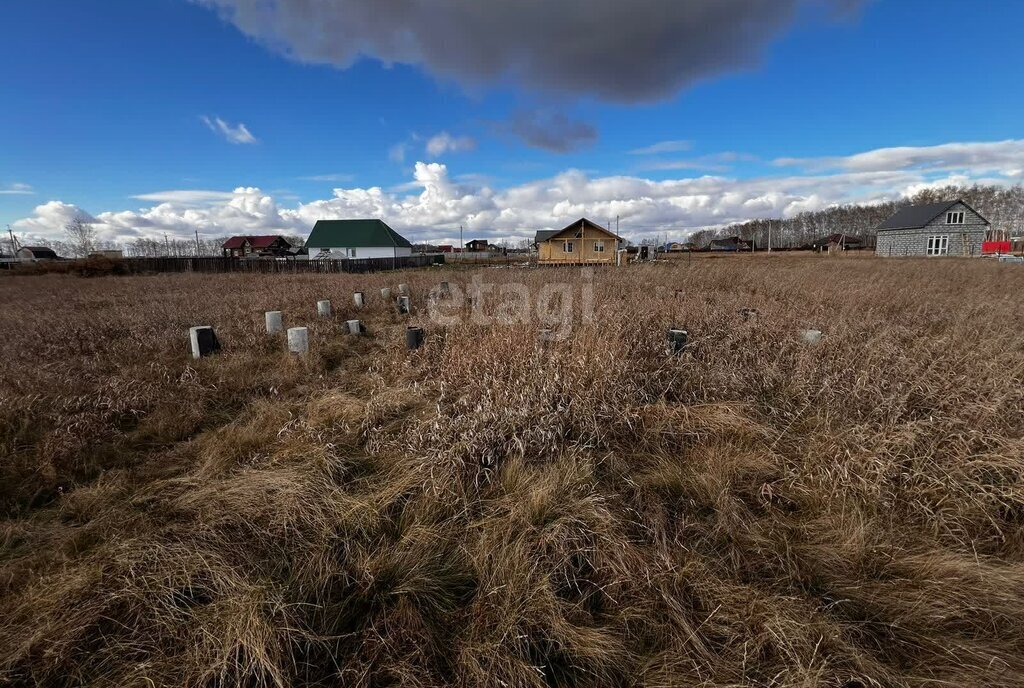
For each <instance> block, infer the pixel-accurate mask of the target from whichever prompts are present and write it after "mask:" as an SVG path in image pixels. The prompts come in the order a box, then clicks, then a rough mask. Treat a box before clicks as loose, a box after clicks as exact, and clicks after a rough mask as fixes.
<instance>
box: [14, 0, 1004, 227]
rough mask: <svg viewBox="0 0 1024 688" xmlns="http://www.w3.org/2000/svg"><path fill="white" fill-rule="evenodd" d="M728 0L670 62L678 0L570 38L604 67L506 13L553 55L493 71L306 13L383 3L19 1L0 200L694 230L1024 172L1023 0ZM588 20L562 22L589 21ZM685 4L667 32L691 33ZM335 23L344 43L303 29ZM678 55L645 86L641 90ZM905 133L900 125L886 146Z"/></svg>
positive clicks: (128, 221) (57, 213)
mask: <svg viewBox="0 0 1024 688" xmlns="http://www.w3.org/2000/svg"><path fill="white" fill-rule="evenodd" d="M447 1H448V0H442V4H443V2H447ZM451 1H452V2H453V3H457V2H459V0H451ZM668 1H669V0H666V2H668ZM730 1H731V2H734V4H736V5H737V8H738V9H737V10H736V11H737V12H742V11H745V9H744V8H746V7H748V6H750V7H751V8H752V9H751V10H750V13H751V14H750V17H748V18H747V19H746V20H745V19H744V17H743V16H739V17H737V18H736V22H742V21H747V24H748V25H749V26H747V27H746V28H747V29H748V30H749V32H748V33H745V34H744V35H743V36H742V37H740V38H739V39H737V38H736V37H735V36H732V35H730V34H729V31H731V30H733V29H734V27H723V26H719V27H718V28H715V26H718V25H711V24H709V26H710V28H709V29H708V33H709V35H710V36H711V37H712V38H714V39H715V40H713V41H711V42H710V44H708V45H702V46H700V51H699V52H696V53H695V54H680V55H675V56H674V57H673V58H672V59H674V60H676V62H674V63H672V64H670V65H663V64H661V63H662V62H663V60H662V58H661V56H660V55H661V53H659V51H658V50H652V51H643V50H641V48H642V43H641V41H643V40H645V39H647V37H648V36H649V34H648V33H644V31H646V30H647V29H648V28H649V27H646V26H644V24H643V22H644V21H647V22H648V23H650V24H652V25H657V24H658V23H659V22H662V21H663V20H662V19H661V18H659V16H658V14H657V12H656V10H657V8H658V5H659V2H660V0H647V2H648V10H649V13H650V14H651V15H652V16H651V17H650V18H648V19H646V20H645V19H644V18H643V17H640V18H639V19H638V20H637V26H636V27H625V28H624V29H623V30H624V31H625V32H626V33H629V31H635V32H636V35H637V38H636V39H635V41H634V42H632V43H631V42H630V40H631V39H630V37H629V36H626V37H625V38H621V40H622V43H621V44H619V45H609V46H608V48H607V49H606V50H599V51H598V52H599V53H603V54H595V55H594V56H593V57H592V58H591V56H589V55H586V54H582V55H581V54H580V51H581V50H583V51H586V50H588V49H591V48H589V47H587V46H586V40H585V37H584V38H583V39H581V42H580V44H581V45H583V46H584V47H583V48H581V49H577V48H573V53H572V54H571V56H570V57H571V58H572V59H575V58H576V57H579V58H580V60H581V62H582V63H583V64H586V60H587V59H593V60H595V62H596V61H598V60H606V61H609V62H604V63H601V64H600V65H599V66H598V67H595V70H600V71H597V72H596V73H595V74H593V75H591V74H588V73H586V72H585V70H584V71H580V70H576V71H570V70H569V69H568V68H565V69H564V70H563V71H565V72H566V73H565V74H561V73H559V70H562V69H563V66H564V65H563V64H562V63H551V64H545V63H544V60H551V59H552V56H551V55H549V54H547V53H546V52H545V51H544V46H543V45H542V46H540V47H538V45H537V41H534V40H533V37H531V36H530V35H529V32H528V31H527V32H526V33H525V34H524V35H519V34H516V29H515V28H514V27H512V28H510V35H509V42H510V43H513V44H515V43H516V41H519V42H520V45H518V46H517V47H516V50H517V52H514V53H510V54H509V55H503V56H499V57H498V59H499V60H500V59H508V60H519V59H521V60H522V61H523V63H524V64H525V63H527V62H529V63H530V64H531V65H532V66H531V67H530V69H533V70H534V71H532V72H529V69H526V70H525V72H529V73H525V72H524V70H520V71H516V70H509V71H508V73H503V72H502V71H501V65H500V64H499V68H498V73H487V74H484V75H483V76H481V74H480V73H478V72H477V71H474V67H473V65H469V64H466V63H469V62H472V61H474V60H479V55H480V54H484V55H487V54H488V53H486V52H484V53H479V54H468V53H467V55H466V56H465V57H462V56H460V55H459V54H455V55H454V56H453V55H450V54H447V53H443V51H441V52H438V51H439V50H440V48H438V49H434V53H430V50H431V48H430V47H429V46H428V47H426V48H422V49H419V48H418V50H420V53H416V51H415V50H412V49H410V48H407V47H403V46H399V47H397V48H396V47H394V46H389V45H388V40H387V35H384V36H383V37H382V38H380V40H379V41H377V43H376V44H375V43H374V42H373V41H372V40H367V41H365V42H364V43H362V44H361V45H360V46H359V50H361V51H362V52H363V53H368V54H369V56H364V57H361V58H358V59H355V61H354V63H353V64H349V62H350V61H351V60H352V58H351V55H348V54H347V53H345V54H342V55H338V54H335V51H334V46H333V45H332V44H334V43H335V38H336V40H337V42H338V43H341V44H343V43H344V42H345V41H355V40H357V38H355V37H354V36H352V35H350V36H345V35H343V34H341V35H337V34H333V33H331V35H327V36H326V37H325V36H323V35H313V36H310V37H307V36H306V35H305V34H304V32H306V31H313V30H315V28H313V27H312V25H313V24H318V23H320V20H329V21H336V22H339V24H338V26H343V27H348V26H350V25H352V24H354V23H356V22H357V21H368V20H366V19H365V17H364V18H362V19H361V20H356V19H352V17H351V16H350V15H348V14H345V13H346V12H347V11H348V10H346V6H348V5H359V4H360V3H361V2H362V0H359V1H358V2H357V0H342V1H341V2H337V3H333V4H332V3H331V2H327V1H326V0H320V1H319V2H315V3H312V4H313V5H319V6H321V10H319V11H321V12H324V13H327V14H325V16H323V17H314V19H315V20H317V21H314V22H306V21H298V22H295V21H293V22H292V26H291V28H289V29H288V30H287V31H283V30H282V31H278V28H279V27H278V26H277V25H276V24H275V22H278V20H279V19H280V20H281V22H284V21H287V20H289V18H290V19H292V20H294V19H295V17H291V16H290V15H288V14H287V11H290V10H287V8H286V7H285V6H287V5H288V0H275V2H276V3H278V4H279V5H281V8H280V15H275V17H274V18H272V20H271V21H270V22H269V23H267V22H264V21H263V19H265V18H257V19H253V20H251V21H250V20H249V19H247V18H246V17H244V16H241V14H240V12H239V10H238V6H241V5H242V4H243V3H238V2H234V1H233V0H208V1H207V2H204V3H196V2H189V1H187V0H145V1H144V2H139V1H138V0H103V1H102V2H100V1H99V0H5V1H4V2H3V4H2V5H0V35H2V37H3V42H2V50H3V53H4V60H3V62H4V67H3V69H2V70H0V102H2V103H3V107H0V225H4V224H7V223H10V224H12V225H14V226H15V228H16V231H18V232H20V233H21V234H24V235H26V236H38V237H42V238H60V234H61V231H62V226H63V222H65V221H66V220H67V219H68V218H69V217H71V216H74V215H76V214H79V215H81V216H82V217H85V218H87V219H89V220H90V221H95V222H96V224H97V226H98V227H99V228H100V229H101V230H102V232H103V235H104V237H105V238H108V239H111V240H120V241H125V240H130V239H131V238H134V237H138V236H149V235H157V234H162V233H163V232H165V231H166V232H170V233H172V234H173V235H181V236H188V235H191V233H192V231H193V230H195V229H198V230H199V231H200V232H201V233H202V234H204V235H210V236H222V235H226V234H232V233H236V232H243V231H250V232H256V231H267V232H271V231H287V232H288V233H303V228H304V227H307V226H309V225H310V224H311V223H312V222H313V221H315V219H316V218H318V217H325V216H331V217H344V216H353V215H363V214H371V213H372V214H375V215H381V216H384V217H385V219H387V220H388V221H389V222H392V223H393V224H395V225H396V227H399V228H401V229H403V230H404V231H406V232H407V233H408V234H409V235H410V238H412V239H413V240H417V239H423V240H426V239H431V240H442V239H446V238H451V237H453V236H457V233H456V232H455V229H456V228H457V226H458V224H466V225H467V226H469V227H471V228H472V229H473V230H474V231H478V233H480V234H481V235H487V236H492V237H513V236H528V235H532V233H533V231H534V230H536V229H540V228H543V227H553V226H560V225H559V223H563V220H565V221H571V219H573V217H572V216H573V215H574V214H577V213H579V212H585V213H587V214H589V215H593V216H595V219H598V220H605V219H607V218H609V217H612V216H614V215H621V216H622V217H623V231H624V232H626V231H632V232H634V233H636V234H638V235H639V234H643V233H645V232H664V233H669V234H678V233H682V232H685V231H686V230H687V229H692V228H696V227H700V226H707V225H711V224H716V223H721V222H727V221H733V220H737V219H744V218H745V217H750V216H757V215H775V216H778V215H781V214H792V213H794V212H799V210H801V209H813V208H815V207H822V206H824V205H827V204H829V203H835V202H846V201H850V200H872V199H878V198H889V197H895V196H899V195H900V194H902V193H906V192H907V191H908V190H912V189H913V188H917V187H918V186H919V185H921V184H928V183H936V182H942V181H945V180H953V181H964V180H994V181H997V182H999V183H1015V182H1018V181H1020V179H1021V177H1020V175H1021V169H1022V168H1024V146H1022V143H1021V139H1024V132H1022V131H1021V128H1022V127H1021V123H1022V121H1024V120H1022V117H1021V113H1022V112H1024V88H1022V86H1024V84H1022V78H1021V76H1020V75H1021V73H1022V67H1024V53H1022V51H1021V50H1020V48H1019V31H1020V28H1021V27H1022V26H1024V3H1020V2H1013V1H1010V0H1005V1H1001V0H993V1H991V2H985V3H976V2H953V1H952V0H945V1H942V0H940V1H934V0H933V1H928V2H926V1H924V0H899V1H897V0H876V1H874V2H863V3H858V2H853V3H851V2H849V0H847V2H846V3H844V4H845V5H851V4H852V5H854V6H855V7H854V9H853V10H852V11H838V10H837V9H836V8H835V7H832V6H826V5H829V3H828V2H826V1H825V0H808V1H806V2H801V0H786V1H787V2H789V3H790V4H791V5H792V7H791V10H792V12H791V13H790V14H788V15H787V16H786V17H785V18H782V19H780V18H778V17H770V16H769V17H767V18H766V16H765V14H764V11H763V7H761V8H758V7H755V6H757V5H758V4H759V0H749V1H747V0H730ZM501 2H505V0H501ZM600 2H604V0H600ZM609 2H611V0H609ZM701 2H707V0H701ZM671 3H672V4H676V3H675V0H671ZM272 4H273V3H272ZM498 4H501V3H500V2H499V3H498ZM551 4H552V5H558V3H557V2H556V3H551ZM574 4H575V0H566V7H567V8H569V9H567V12H568V11H569V10H571V6H574ZM679 4H680V5H685V4H686V3H679ZM696 4H700V2H698V3H696ZM760 4H761V5H763V4H764V0H760ZM782 4H785V3H782ZM210 5H215V6H216V7H211V6H210ZM641 5H643V3H640V4H639V5H637V6H636V7H637V8H638V9H637V12H638V13H641V14H642V13H643V12H644V11H645V10H644V9H643V8H642V7H641ZM583 6H586V5H585V4H584V5H583ZM217 10H220V11H219V12H218V11H217ZM296 11H297V10H296ZM611 11H612V12H614V11H613V10H611ZM783 14H784V13H783ZM613 16H614V14H613ZM542 18H543V17H542ZM300 19H303V20H305V19H308V17H300ZM429 19H430V18H429V17H427V18H426V19H422V20H417V21H418V22H419V23H417V24H414V25H412V26H411V28H410V27H404V28H405V29H406V30H407V31H411V32H412V33H416V32H417V31H420V30H422V31H423V32H424V36H426V37H425V38H423V39H422V40H421V42H429V40H431V39H430V35H429V34H428V32H436V31H438V30H440V31H446V30H450V31H451V32H452V35H451V36H449V37H447V38H446V40H448V41H459V40H466V41H472V40H475V39H473V38H472V37H471V33H472V32H471V31H469V30H468V27H467V28H466V29H462V30H463V31H464V33H462V34H460V33H459V31H460V27H459V26H457V25H455V26H453V25H451V24H450V23H448V24H445V26H444V27H442V28H441V29H438V28H437V27H435V26H431V25H429V23H430V22H429ZM574 19H575V18H574V17H573V16H572V15H571V14H570V15H569V16H568V17H563V18H560V19H553V20H552V24H556V25H559V26H565V27H569V29H573V28H574V26H575V24H574V23H573V22H574ZM528 20H533V19H532V18H528ZM506 21H507V20H506ZM701 21H705V20H704V19H701ZM706 21H708V22H712V21H716V20H714V19H713V18H712V19H707V20H706ZM261 22H263V23H261ZM558 22H565V23H563V24H558ZM588 22H589V19H588V17H585V16H582V13H581V16H580V17H578V25H579V27H580V31H581V32H584V33H586V32H593V31H594V30H595V29H594V27H593V25H592V24H591V23H588ZM678 22H679V27H680V28H679V35H678V36H673V35H671V34H670V35H668V36H666V40H667V41H668V43H666V45H674V44H678V43H682V42H686V41H693V40H697V39H696V38H695V37H694V35H693V31H694V29H693V26H691V25H690V24H689V23H688V22H687V18H686V17H679V18H678ZM663 23H664V22H663ZM667 23H668V24H671V20H669V21H668V22H667ZM324 25H327V24H324ZM330 26H332V27H333V26H334V25H333V24H331V25H330ZM762 26H763V30H761V27H762ZM698 29H700V26H698ZM368 30H377V29H374V28H371V29H368ZM387 30H388V29H380V31H381V32H382V33H383V32H385V31H387ZM600 30H601V29H600V27H598V29H597V31H598V33H597V35H595V36H594V37H593V41H595V42H598V43H600V42H601V41H602V36H601V34H600ZM715 31H720V32H722V33H721V34H715ZM323 33H330V32H323ZM620 33H622V31H618V32H615V36H614V37H613V39H611V40H620V37H619V36H618V34H620ZM750 36H754V37H755V41H754V42H759V44H758V45H757V46H756V47H755V48H753V50H751V49H750V48H749V45H747V44H748V43H750V40H749V37H750ZM325 39H326V40H325ZM358 40H360V41H363V38H362V34H359V37H358ZM478 40H480V41H481V46H482V47H484V48H486V43H487V41H496V40H498V38H497V37H489V38H486V39H484V38H481V39H478ZM709 40H710V39H709ZM317 41H325V45H327V47H326V48H324V49H322V50H320V49H312V48H310V47H309V46H310V45H312V44H314V43H316V42H317ZM593 49H594V50H598V49H597V48H593ZM467 50H469V49H468V48H467ZM608 52H614V53H615V54H614V55H612V56H611V57H608V55H607V53H608ZM732 53H736V54H741V55H740V56H739V57H734V56H733V55H732ZM409 55H412V57H409ZM554 57H555V58H557V59H563V58H562V57H560V56H559V55H555V56H554ZM379 58H382V59H384V60H390V61H391V63H390V64H386V63H385V62H383V61H382V60H381V59H379ZM644 60H647V61H653V62H656V63H658V64H653V65H651V66H650V67H649V68H648V66H647V65H645V64H643V61H644ZM616 61H618V62H616ZM534 63H536V64H534ZM705 63H706V64H705ZM453 65H454V66H453ZM620 68H621V69H620ZM619 69H620V71H621V75H619V74H618V73H617V72H616V70H619ZM659 69H661V70H662V71H664V74H661V75H660V76H658V77H652V84H651V85H650V88H649V92H643V93H639V94H637V93H627V92H628V91H630V89H631V81H630V80H636V75H638V74H639V75H641V76H642V75H646V74H648V73H656V72H658V71H659ZM634 70H635V71H634ZM684 72H685V73H687V74H690V72H692V75H691V76H689V77H687V78H686V79H683V80H682V83H678V82H677V79H676V77H675V75H676V74H680V73H684ZM549 74H556V76H555V77H552V78H556V79H561V81H559V82H558V83H557V84H555V85H554V86H553V85H552V84H551V83H549V82H548V76H547V75H549ZM608 74H616V76H615V77H614V78H612V77H608V78H607V79H606V78H605V77H606V76H607V75H608ZM623 94H626V95H623ZM218 118H219V120H220V121H221V122H222V123H223V126H220V125H218ZM527 123H532V124H533V127H532V129H533V130H535V131H532V133H531V131H524V130H525V129H527V128H528V127H526V124H527ZM243 127H244V129H243ZM439 135H447V138H446V139H445V138H436V137H438V136H439ZM231 137H234V138H235V139H236V141H235V142H232V141H231V140H230V139H231ZM545 137H546V138H547V139H549V140H547V141H546V143H545V145H546V147H545V145H540V143H539V142H538V139H544V138H545ZM431 139H434V140H433V144H434V145H433V146H432V147H431V146H429V145H428V144H430V143H431ZM445 141H448V142H449V144H450V145H444V143H445ZM659 144H660V145H659ZM971 145H974V147H971ZM652 147H653V150H652ZM893 147H903V148H904V150H903V151H902V152H899V153H888V154H887V153H884V152H882V153H875V154H874V157H871V156H870V155H868V154H871V152H873V151H878V150H879V149H888V148H893ZM430 148H433V152H430V150H429V149H430ZM553 148H561V149H562V150H554V149H553ZM644 149H648V151H647V152H644ZM658 151H660V152H658ZM858 154H865V155H868V157H865V158H860V159H853V158H850V156H855V155H858ZM783 158H792V159H797V160H794V161H792V162H791V164H782V163H780V159H783ZM858 160H859V162H858ZM334 189H342V190H343V191H344V193H341V194H339V193H337V192H335V191H334ZM236 190H237V191H236Z"/></svg>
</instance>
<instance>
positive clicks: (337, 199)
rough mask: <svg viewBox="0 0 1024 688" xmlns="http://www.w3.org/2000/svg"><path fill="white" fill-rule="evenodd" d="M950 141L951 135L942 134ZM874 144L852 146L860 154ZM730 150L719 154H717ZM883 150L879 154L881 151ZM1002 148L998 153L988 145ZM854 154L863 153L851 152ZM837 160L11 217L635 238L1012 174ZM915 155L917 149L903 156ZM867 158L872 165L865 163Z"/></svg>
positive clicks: (230, 229) (423, 235) (473, 181)
mask: <svg viewBox="0 0 1024 688" xmlns="http://www.w3.org/2000/svg"><path fill="white" fill-rule="evenodd" d="M950 145H960V144H950ZM873 153H874V151H868V152H866V153H864V154H862V155H863V156H865V157H871V155H872V154H873ZM733 156H734V154H729V153H726V154H720V156H719V158H720V159H722V160H728V159H731V158H732V157H733ZM882 157H885V155H882ZM996 157H1000V158H1001V157H1002V156H996ZM862 159H863V158H862ZM891 159H892V160H893V161H894V162H893V169H867V170H858V169H839V170H836V171H828V172H803V173H799V174H791V175H776V176H763V177H755V178H738V177H734V176H729V175H725V174H707V175H702V176H689V177H680V178H675V179H663V180H655V179H649V178H645V177H642V176H633V175H614V176H594V175H591V174H588V173H586V172H583V171H580V170H575V169H569V170H566V171H564V172H562V173H560V174H557V175H555V176H553V177H546V178H543V179H535V180H531V181H527V182H525V183H520V184H515V185H510V186H505V187H500V186H495V185H493V184H492V182H491V181H490V180H489V179H488V178H487V177H482V176H479V175H461V176H453V175H452V173H451V172H450V170H449V168H448V166H446V165H443V164H440V163H436V162H417V163H416V164H415V166H414V170H413V176H412V178H411V179H410V181H409V182H408V183H406V184H401V185H399V186H397V187H392V188H388V189H385V188H382V187H379V186H370V187H350V188H335V189H334V190H333V192H332V195H331V197H329V198H324V199H320V200H315V201H312V202H309V203H297V204H288V205H282V204H281V203H280V202H279V200H278V198H275V196H274V195H273V194H271V193H268V192H265V191H263V190H261V189H258V188H254V187H239V188H237V189H234V190H233V191H231V192H221V191H162V192H156V193H152V194H141V195H140V196H138V197H137V198H139V199H140V200H151V202H152V203H153V205H152V206H150V207H147V208H142V209H139V210H121V211H107V212H100V213H98V214H96V215H91V214H89V213H88V212H86V211H85V209H83V208H79V207H77V206H74V205H71V204H67V203H62V202H60V201H50V202H49V203H45V204H43V205H40V206H39V207H37V208H36V209H35V212H34V213H33V214H32V215H31V216H30V217H27V218H25V219H22V220H19V221H17V222H15V223H13V226H14V228H15V230H16V231H18V232H19V233H21V234H25V235H29V236H35V237H39V238H41V239H46V238H50V239H61V238H63V228H64V225H65V224H67V222H69V221H70V220H71V219H73V218H74V217H82V218H83V219H85V220H86V221H90V222H93V223H94V226H95V227H96V228H97V231H98V232H99V233H100V236H101V238H102V239H104V240H107V239H110V240H115V239H116V240H121V241H125V240H130V239H133V238H136V237H147V238H160V237H162V235H163V233H164V232H166V233H167V234H168V235H170V236H172V237H178V238H187V237H190V236H192V233H193V232H194V231H198V232H199V234H200V235H201V236H204V237H209V238H212V237H221V236H226V235H231V234H242V233H247V234H274V233H289V234H293V233H294V234H307V233H308V232H309V230H310V229H311V228H312V226H313V224H314V223H315V222H316V221H317V220H320V219H330V218H357V217H379V218H381V219H383V220H385V221H386V222H388V223H389V224H390V225H391V226H392V227H394V228H395V229H396V230H398V231H400V232H401V233H402V234H404V235H405V236H406V237H407V238H408V239H409V240H411V241H413V242H426V241H429V242H445V243H451V242H454V241H457V239H458V236H459V233H458V227H459V225H463V226H465V228H466V231H467V232H471V233H473V234H474V236H475V237H477V238H486V239H493V240H498V239H502V238H507V239H519V238H527V237H532V236H533V234H534V232H536V231H537V230H539V229H553V228H558V227H562V226H564V225H566V224H568V223H569V222H571V221H573V220H574V219H576V218H578V217H580V216H581V215H586V216H588V217H590V218H591V219H593V220H595V221H598V222H608V221H611V220H613V219H614V218H615V217H616V216H620V217H621V218H622V225H621V230H622V233H623V234H624V235H625V236H627V237H628V238H632V239H634V240H639V239H642V238H644V237H645V236H649V235H653V234H659V235H661V236H664V235H666V234H667V235H668V236H670V237H678V238H681V237H683V236H685V235H686V234H687V233H688V231H690V230H693V229H695V228H699V227H707V226H714V225H721V224H726V223H730V222H736V221H742V220H747V219H752V218H758V217H780V216H781V217H792V216H793V215H796V214H798V213H800V212H803V211H807V210H817V209H821V208H826V207H828V206H831V205H835V204H843V203H855V202H872V201H880V200H885V199H894V198H899V197H901V196H906V195H909V194H911V193H913V192H914V191H916V190H919V189H922V188H926V187H928V186H936V185H944V184H947V183H958V184H967V183H973V182H980V183H996V184H1012V183H1016V182H1018V181H1019V177H1014V176H1012V175H1008V174H1003V173H999V172H998V171H995V172H993V171H992V168H993V167H997V168H998V167H999V165H996V164H995V162H1000V163H1001V162H1005V160H1002V159H1000V160H998V161H993V160H992V159H991V157H985V158H981V157H976V156H975V157H969V158H966V159H964V164H963V165H962V166H961V167H959V168H957V169H956V170H952V171H946V170H943V169H941V168H942V167H944V166H945V164H946V163H942V164H934V165H932V167H930V168H927V169H922V168H920V167H907V166H906V165H905V164H904V163H903V159H902V158H900V159H896V158H891ZM915 159H917V158H915ZM872 167H876V166H872Z"/></svg>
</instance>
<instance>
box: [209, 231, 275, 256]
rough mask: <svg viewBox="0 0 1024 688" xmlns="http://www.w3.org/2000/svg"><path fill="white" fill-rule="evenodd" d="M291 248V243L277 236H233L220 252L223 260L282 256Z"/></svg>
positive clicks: (222, 246)
mask: <svg viewBox="0 0 1024 688" xmlns="http://www.w3.org/2000/svg"><path fill="white" fill-rule="evenodd" d="M291 247H292V245H291V243H290V242H289V241H288V240H287V239H285V238H284V237H283V236H281V235H279V234H272V235H266V236H233V237H231V238H230V239H228V240H227V241H225V242H224V243H223V244H222V245H221V251H222V252H223V254H224V257H225V258H249V257H252V256H283V255H286V254H287V253H288V251H289V249H291Z"/></svg>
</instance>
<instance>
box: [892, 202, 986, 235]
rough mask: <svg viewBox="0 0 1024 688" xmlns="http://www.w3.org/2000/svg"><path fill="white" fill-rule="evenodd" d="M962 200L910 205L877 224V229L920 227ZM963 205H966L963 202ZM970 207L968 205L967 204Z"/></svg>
mask: <svg viewBox="0 0 1024 688" xmlns="http://www.w3.org/2000/svg"><path fill="white" fill-rule="evenodd" d="M957 203H963V201H960V200H956V201H942V202H941V203H928V204H926V205H910V206H907V207H906V208H903V209H902V210H900V211H899V212H897V213H896V214H895V215H893V216H892V217H890V218H889V219H888V220H886V221H885V222H883V223H882V224H880V225H878V229H880V230H882V229H920V228H922V227H924V226H926V225H927V224H928V223H929V222H931V221H932V220H934V219H935V218H937V217H939V216H940V215H942V214H943V213H944V212H946V211H947V210H949V209H950V208H952V207H953V206H955V205H956V204H957ZM964 205H967V204H966V203H964ZM968 207H970V206H968Z"/></svg>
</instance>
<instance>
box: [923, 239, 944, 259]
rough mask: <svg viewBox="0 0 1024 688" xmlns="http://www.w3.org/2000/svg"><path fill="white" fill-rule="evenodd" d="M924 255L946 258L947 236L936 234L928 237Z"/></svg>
mask: <svg viewBox="0 0 1024 688" xmlns="http://www.w3.org/2000/svg"><path fill="white" fill-rule="evenodd" d="M925 255H928V256H946V255H949V235H948V234H936V235H934V236H930V237H928V244H927V247H926V248H925Z"/></svg>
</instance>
